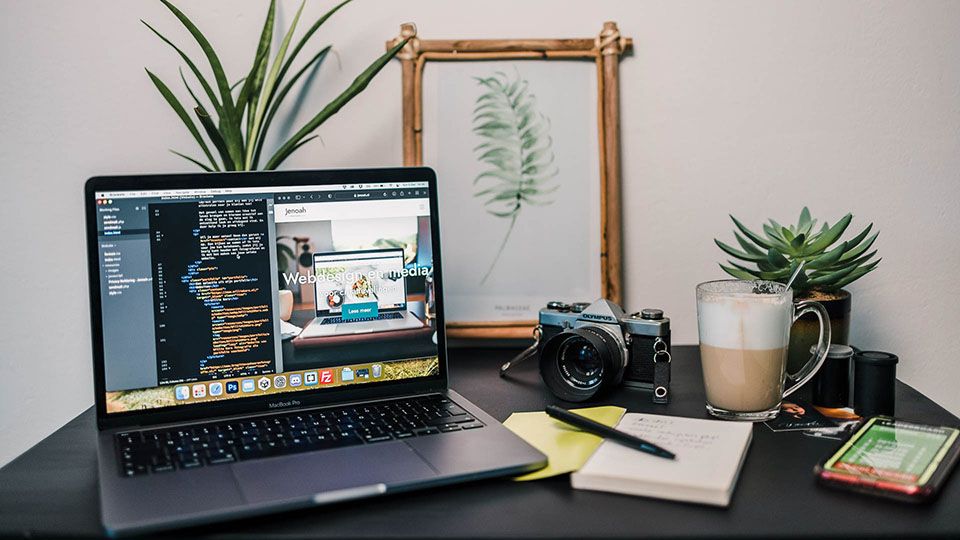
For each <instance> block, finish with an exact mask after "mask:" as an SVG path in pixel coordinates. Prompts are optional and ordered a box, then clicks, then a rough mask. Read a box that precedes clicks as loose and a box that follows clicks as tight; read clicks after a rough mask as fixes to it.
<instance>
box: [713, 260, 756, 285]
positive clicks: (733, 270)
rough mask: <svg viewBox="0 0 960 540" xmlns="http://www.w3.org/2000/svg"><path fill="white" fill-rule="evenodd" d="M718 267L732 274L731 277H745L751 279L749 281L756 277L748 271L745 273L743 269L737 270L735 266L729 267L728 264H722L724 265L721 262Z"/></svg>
mask: <svg viewBox="0 0 960 540" xmlns="http://www.w3.org/2000/svg"><path fill="white" fill-rule="evenodd" d="M720 268H722V269H723V271H724V272H726V273H728V274H730V275H731V276H733V277H735V278H737V279H746V280H751V281H752V280H754V279H756V277H755V276H753V275H751V274H749V273H747V272H745V271H743V270H738V269H736V268H730V267H729V266H724V265H722V264H721V265H720Z"/></svg>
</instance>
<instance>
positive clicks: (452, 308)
mask: <svg viewBox="0 0 960 540" xmlns="http://www.w3.org/2000/svg"><path fill="white" fill-rule="evenodd" d="M406 38H410V39H409V41H408V43H407V45H406V47H405V48H404V49H403V50H402V51H401V53H400V54H398V55H397V58H398V59H399V60H400V62H401V65H402V84H403V163H404V165H411V166H412V165H427V166H430V167H433V168H434V169H435V170H436V171H437V177H438V193H439V197H440V220H441V222H442V226H441V240H442V244H443V267H444V304H445V306H446V319H447V321H449V322H448V324H447V327H448V333H449V335H450V336H451V337H459V338H508V339H509V338H528V337H530V336H531V330H532V328H533V327H534V326H535V325H536V323H537V316H538V312H539V310H540V308H542V307H544V306H545V305H546V303H547V302H548V301H550V300H561V301H566V302H580V301H583V302H591V301H593V300H596V299H597V298H601V297H604V298H609V299H610V300H613V301H615V302H618V303H619V302H621V297H622V267H621V251H622V247H621V206H620V205H621V203H620V143H619V86H618V73H619V62H620V57H621V56H622V55H623V53H624V52H626V51H628V50H629V49H630V48H631V47H632V42H631V40H630V39H628V38H624V37H622V36H621V35H620V32H619V30H618V28H617V25H616V23H613V22H607V23H605V24H604V25H603V29H602V31H601V32H600V34H599V35H598V36H597V37H595V38H588V39H515V40H424V39H420V38H419V37H418V36H417V35H416V28H415V27H414V25H412V24H405V25H403V26H402V27H401V33H400V36H399V37H398V38H396V39H393V40H390V41H388V42H387V46H388V47H390V46H393V45H394V44H396V43H397V42H398V41H397V40H400V39H406Z"/></svg>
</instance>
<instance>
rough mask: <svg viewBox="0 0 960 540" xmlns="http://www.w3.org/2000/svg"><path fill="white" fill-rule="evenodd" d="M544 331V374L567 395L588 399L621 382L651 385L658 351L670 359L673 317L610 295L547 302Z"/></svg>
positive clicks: (541, 351)
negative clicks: (632, 307)
mask: <svg viewBox="0 0 960 540" xmlns="http://www.w3.org/2000/svg"><path fill="white" fill-rule="evenodd" d="M540 332H541V336H540V341H539V346H538V351H537V353H538V355H539V358H540V373H541V376H542V377H543V380H544V382H545V383H546V384H547V386H548V387H549V388H550V390H551V391H553V393H554V394H556V395H557V396H558V397H560V398H562V399H565V400H567V401H586V400H588V399H591V398H592V397H594V396H595V395H597V394H600V393H602V392H604V391H606V390H609V389H610V388H613V387H615V386H618V385H619V384H621V383H623V384H624V385H626V386H631V387H637V388H643V389H648V390H652V389H653V388H654V385H655V381H654V378H655V376H654V375H655V363H656V359H657V355H658V354H660V355H661V357H662V356H664V355H663V353H664V352H666V353H667V355H666V358H667V360H668V363H669V352H670V319H668V318H666V317H664V316H663V311H661V310H659V309H644V310H643V311H640V312H637V313H633V314H631V315H626V314H625V313H624V311H623V308H621V307H620V306H618V305H617V304H615V303H613V302H611V301H609V300H606V299H600V300H597V301H596V302H593V303H592V304H587V303H585V302H577V303H573V304H566V303H563V302H549V303H548V304H547V307H545V308H543V309H541V310H540ZM666 367H667V369H669V365H667V366H666ZM667 374H668V375H669V371H667ZM667 380H669V379H667ZM667 384H669V383H667Z"/></svg>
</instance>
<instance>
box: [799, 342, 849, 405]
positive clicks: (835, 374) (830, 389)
mask: <svg viewBox="0 0 960 540" xmlns="http://www.w3.org/2000/svg"><path fill="white" fill-rule="evenodd" d="M816 350H817V346H816V345H814V346H813V347H811V348H810V354H816ZM852 357H853V348H851V347H848V346H846V345H830V349H828V350H827V358H826V359H825V360H824V361H823V365H822V366H820V369H819V371H817V374H816V375H814V376H813V379H812V380H811V381H810V386H811V387H812V396H811V401H812V402H813V404H814V405H815V406H817V407H828V408H831V409H833V408H840V407H849V406H850V361H851V358H852Z"/></svg>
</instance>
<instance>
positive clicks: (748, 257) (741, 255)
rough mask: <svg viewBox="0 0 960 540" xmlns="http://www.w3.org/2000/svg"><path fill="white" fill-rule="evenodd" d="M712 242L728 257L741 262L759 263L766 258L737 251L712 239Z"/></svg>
mask: <svg viewBox="0 0 960 540" xmlns="http://www.w3.org/2000/svg"><path fill="white" fill-rule="evenodd" d="M713 241H714V242H716V244H717V247H719V248H720V249H722V250H723V251H724V252H726V253H727V254H728V255H730V256H731V257H735V258H737V259H740V260H741V261H749V262H760V261H764V260H766V257H767V256H766V255H751V254H748V253H744V252H742V251H738V250H736V249H734V248H732V247H730V246H728V245H727V244H724V243H723V242H721V241H719V240H717V239H714V240H713Z"/></svg>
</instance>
